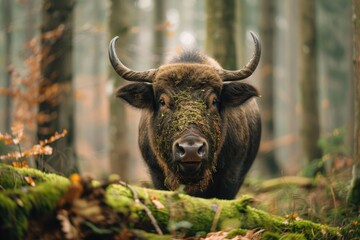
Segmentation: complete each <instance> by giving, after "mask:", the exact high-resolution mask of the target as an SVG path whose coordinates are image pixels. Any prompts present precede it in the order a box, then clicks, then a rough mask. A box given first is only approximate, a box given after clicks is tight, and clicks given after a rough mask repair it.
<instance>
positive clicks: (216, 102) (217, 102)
mask: <svg viewBox="0 0 360 240" xmlns="http://www.w3.org/2000/svg"><path fill="white" fill-rule="evenodd" d="M219 102H220V101H219V99H217V98H214V99H213V101H212V104H213V105H214V106H217V105H218V104H219Z"/></svg>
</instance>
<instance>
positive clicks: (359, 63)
mask: <svg viewBox="0 0 360 240" xmlns="http://www.w3.org/2000/svg"><path fill="white" fill-rule="evenodd" d="M353 41H354V54H353V56H354V73H353V77H354V83H355V86H354V89H355V91H354V92H355V93H354V95H355V109H354V111H355V121H354V123H355V126H354V166H353V176H352V182H351V187H350V192H349V195H348V203H349V205H351V206H353V207H354V210H355V211H356V212H358V211H359V210H360V1H358V0H353Z"/></svg>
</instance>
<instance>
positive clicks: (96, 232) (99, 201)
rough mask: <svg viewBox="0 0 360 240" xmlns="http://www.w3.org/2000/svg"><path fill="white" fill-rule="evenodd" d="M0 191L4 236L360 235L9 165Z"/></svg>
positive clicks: (239, 203)
mask: <svg viewBox="0 0 360 240" xmlns="http://www.w3.org/2000/svg"><path fill="white" fill-rule="evenodd" d="M117 182H118V181H117ZM0 188H1V190H0V236H2V238H3V237H4V239H151V238H153V239H170V238H184V237H188V236H197V237H199V238H200V237H201V236H205V235H206V234H207V233H209V232H215V231H220V230H221V231H226V232H229V234H230V235H231V234H232V235H231V236H235V235H236V234H237V233H238V234H240V233H244V232H246V231H249V230H252V231H254V230H258V231H259V230H261V231H259V232H261V233H260V234H261V236H266V235H268V236H270V235H271V236H272V238H271V239H277V238H278V239H280V238H281V239H284V237H286V236H290V235H291V234H296V235H297V236H301V237H302V238H303V239H352V238H355V237H360V230H359V226H358V225H356V224H351V225H348V226H345V227H342V228H339V227H330V226H327V225H323V224H317V223H313V222H310V221H306V220H302V219H298V218H297V217H293V216H290V217H287V218H284V217H279V216H274V215H271V214H269V213H266V212H264V211H261V210H258V209H255V208H253V207H251V203H252V198H251V197H249V196H243V197H241V198H239V199H236V200H231V201H229V200H219V199H201V198H194V197H190V196H188V195H186V194H183V193H181V191H177V192H169V191H158V190H153V189H147V188H140V187H134V186H129V185H126V184H125V183H122V182H118V183H114V181H106V182H104V183H100V182H97V181H92V180H86V179H81V178H75V179H72V180H71V181H69V180H68V179H66V178H64V177H61V176H58V175H55V174H46V173H42V172H40V171H38V170H34V169H15V168H12V167H9V166H6V165H0ZM234 234H235V235H234ZM289 234H290V235H289ZM230 235H229V236H228V237H230ZM275 236H277V237H275ZM289 239H291V238H290V237H289Z"/></svg>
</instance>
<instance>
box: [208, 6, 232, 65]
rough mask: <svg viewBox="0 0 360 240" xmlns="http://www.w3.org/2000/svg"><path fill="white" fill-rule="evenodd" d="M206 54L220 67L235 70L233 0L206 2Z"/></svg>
mask: <svg viewBox="0 0 360 240" xmlns="http://www.w3.org/2000/svg"><path fill="white" fill-rule="evenodd" d="M206 18H207V19H206V44H205V48H206V52H207V53H208V54H210V55H211V56H212V57H214V58H215V59H216V60H217V61H218V62H219V63H220V65H221V66H222V67H224V68H227V69H236V67H237V66H236V63H237V62H236V45H235V39H236V35H235V0H224V1H215V0H206Z"/></svg>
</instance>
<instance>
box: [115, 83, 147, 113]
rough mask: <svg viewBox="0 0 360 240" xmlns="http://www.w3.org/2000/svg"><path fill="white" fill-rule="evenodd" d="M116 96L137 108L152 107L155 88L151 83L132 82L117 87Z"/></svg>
mask: <svg viewBox="0 0 360 240" xmlns="http://www.w3.org/2000/svg"><path fill="white" fill-rule="evenodd" d="M116 97H119V98H122V99H124V100H125V101H126V102H128V103H129V104H130V105H132V106H134V107H136V108H150V107H152V103H153V89H152V86H151V84H147V83H132V84H128V85H125V86H123V87H120V88H119V89H117V90H116Z"/></svg>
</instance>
